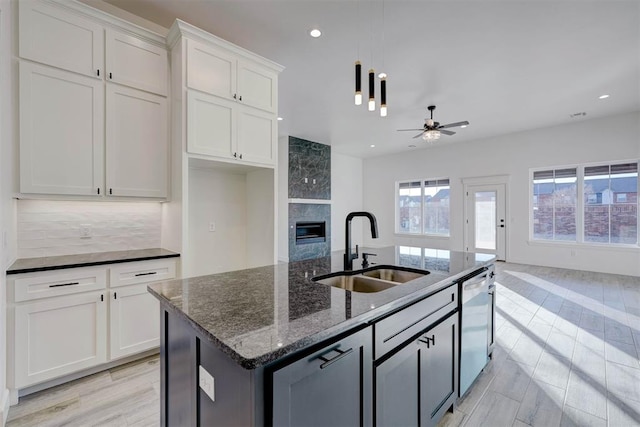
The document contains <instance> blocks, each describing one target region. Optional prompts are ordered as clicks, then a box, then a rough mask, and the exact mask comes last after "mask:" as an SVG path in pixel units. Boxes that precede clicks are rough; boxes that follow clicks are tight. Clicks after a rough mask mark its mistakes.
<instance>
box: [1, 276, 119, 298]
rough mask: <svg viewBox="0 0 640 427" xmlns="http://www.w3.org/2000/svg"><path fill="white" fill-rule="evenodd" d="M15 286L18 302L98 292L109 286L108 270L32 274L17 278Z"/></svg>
mask: <svg viewBox="0 0 640 427" xmlns="http://www.w3.org/2000/svg"><path fill="white" fill-rule="evenodd" d="M13 286H14V295H15V297H14V298H15V301H16V302H20V301H29V300H34V299H39V298H48V297H55V296H61V295H69V294H77V293H80V292H87V291H97V290H101V289H104V288H106V286H107V270H106V269H105V268H82V269H71V270H64V271H55V272H45V273H32V274H29V276H27V277H18V278H16V279H15V280H14V282H13Z"/></svg>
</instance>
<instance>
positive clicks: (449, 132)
mask: <svg viewBox="0 0 640 427" xmlns="http://www.w3.org/2000/svg"><path fill="white" fill-rule="evenodd" d="M438 131H440V133H443V134H445V135H455V134H456V133H455V132H452V131H450V130H444V129H438Z"/></svg>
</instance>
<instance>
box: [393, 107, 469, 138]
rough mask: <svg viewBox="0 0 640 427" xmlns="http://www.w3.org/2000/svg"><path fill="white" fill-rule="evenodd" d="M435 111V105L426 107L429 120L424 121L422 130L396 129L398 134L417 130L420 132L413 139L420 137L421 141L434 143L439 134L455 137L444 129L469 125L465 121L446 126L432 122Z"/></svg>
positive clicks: (453, 133)
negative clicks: (429, 113) (429, 114)
mask: <svg viewBox="0 0 640 427" xmlns="http://www.w3.org/2000/svg"><path fill="white" fill-rule="evenodd" d="M435 109H436V106H435V105H430V106H428V107H427V110H429V111H430V112H431V118H429V119H425V120H424V128H423V129H398V131H399V132H404V131H416V130H419V131H421V132H420V133H419V134H417V135H416V136H414V138H417V137H419V136H422V139H424V140H425V141H435V140H437V139H440V134H444V135H455V132H452V131H450V130H446V129H448V128H455V127H458V126H467V125H468V124H469V122H468V121H466V120H465V121H464V122H455V123H449V124H447V125H441V124H440V123H438V122H434V121H433V110H435Z"/></svg>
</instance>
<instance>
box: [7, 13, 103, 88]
mask: <svg viewBox="0 0 640 427" xmlns="http://www.w3.org/2000/svg"><path fill="white" fill-rule="evenodd" d="M18 4H19V11H18V13H19V35H20V41H19V44H18V45H19V53H20V57H21V58H25V59H30V60H32V61H36V62H41V63H43V64H47V65H51V66H53V67H57V68H62V69H64V70H68V71H73V72H75V73H80V74H84V75H87V76H92V77H95V78H102V76H103V75H104V67H103V64H104V62H103V61H104V29H103V27H102V26H101V25H99V24H97V23H96V22H93V21H90V20H87V19H84V18H82V17H80V16H78V15H75V14H73V13H71V12H68V11H66V10H64V9H62V8H61V7H59V6H57V5H53V4H47V3H42V2H37V1H19V2H18Z"/></svg>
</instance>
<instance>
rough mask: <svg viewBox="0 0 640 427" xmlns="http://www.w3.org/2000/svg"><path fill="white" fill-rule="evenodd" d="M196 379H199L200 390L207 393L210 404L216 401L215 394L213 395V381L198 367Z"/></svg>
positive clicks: (205, 371) (207, 373)
mask: <svg viewBox="0 0 640 427" xmlns="http://www.w3.org/2000/svg"><path fill="white" fill-rule="evenodd" d="M198 377H199V381H198V382H199V385H200V388H201V389H202V390H203V391H204V392H205V393H207V396H209V398H210V399H211V401H212V402H215V401H216V398H215V396H216V393H215V384H214V379H213V377H212V376H211V374H210V373H209V372H207V370H206V369H204V368H203V367H202V365H199V367H198Z"/></svg>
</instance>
